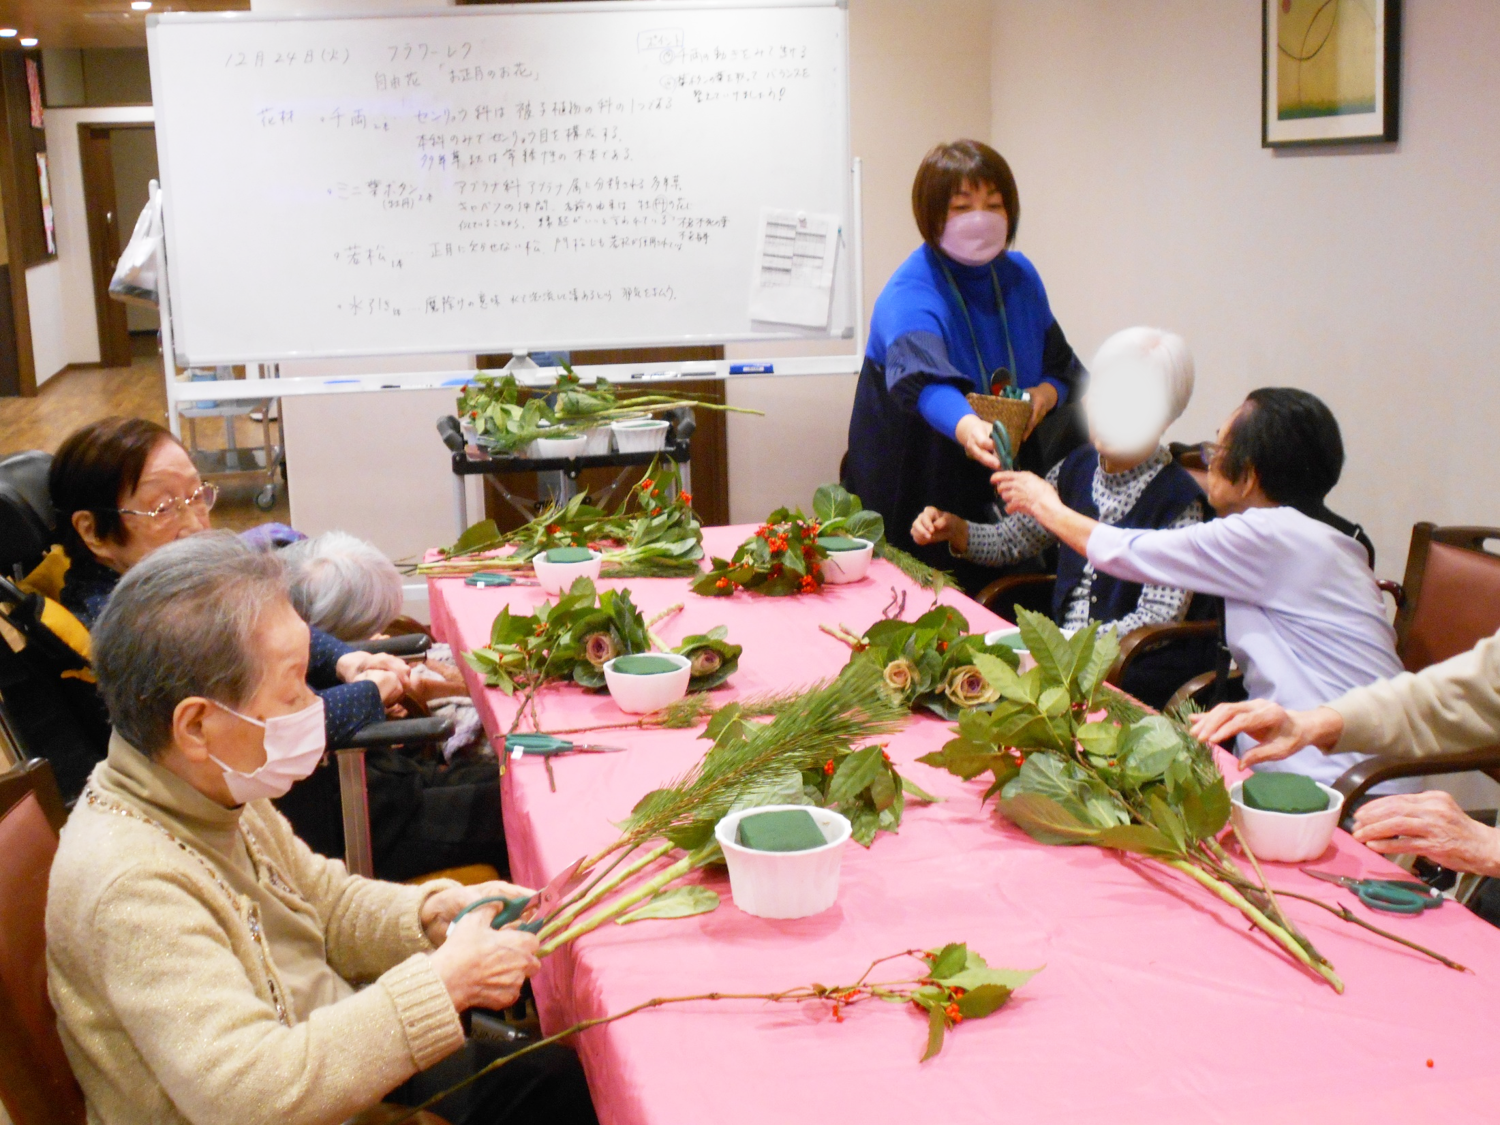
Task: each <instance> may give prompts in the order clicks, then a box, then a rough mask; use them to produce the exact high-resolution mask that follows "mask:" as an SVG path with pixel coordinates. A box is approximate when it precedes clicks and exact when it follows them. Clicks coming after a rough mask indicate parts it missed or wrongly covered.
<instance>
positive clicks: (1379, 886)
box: [1302, 867, 1443, 914]
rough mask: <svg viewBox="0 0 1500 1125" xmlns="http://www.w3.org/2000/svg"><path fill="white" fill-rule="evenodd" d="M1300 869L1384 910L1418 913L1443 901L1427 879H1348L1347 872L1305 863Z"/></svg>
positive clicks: (1372, 906) (1432, 908)
mask: <svg viewBox="0 0 1500 1125" xmlns="http://www.w3.org/2000/svg"><path fill="white" fill-rule="evenodd" d="M1302 873H1303V874H1304V875H1311V876H1312V877H1313V878H1314V879H1321V880H1323V882H1325V883H1334V884H1336V885H1337V886H1340V887H1343V888H1344V889H1345V890H1346V891H1352V892H1353V893H1354V896H1355V897H1356V898H1358V899H1359V901H1360V902H1362V903H1364V904H1365V905H1366V906H1367V907H1369V908H1370V909H1371V910H1379V911H1382V912H1384V913H1386V914H1420V913H1422V911H1424V910H1435V909H1437V908H1438V907H1439V906H1442V905H1443V892H1442V891H1440V890H1438V889H1437V888H1436V887H1429V886H1428V885H1427V884H1426V883H1416V882H1412V881H1411V880H1408V879H1351V878H1349V876H1347V875H1335V874H1333V873H1332V872H1330V871H1313V870H1311V869H1310V868H1307V867H1304V868H1303V869H1302Z"/></svg>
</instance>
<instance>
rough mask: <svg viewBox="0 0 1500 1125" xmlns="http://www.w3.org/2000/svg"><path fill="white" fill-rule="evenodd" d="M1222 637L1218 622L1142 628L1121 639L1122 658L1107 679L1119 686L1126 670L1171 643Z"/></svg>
mask: <svg viewBox="0 0 1500 1125" xmlns="http://www.w3.org/2000/svg"><path fill="white" fill-rule="evenodd" d="M1218 635H1219V623H1218V622H1217V621H1163V622H1161V623H1160V624H1158V625H1142V626H1141V627H1140V628H1139V629H1132V630H1131V631H1130V632H1128V633H1126V634H1125V636H1124V637H1122V638H1121V640H1120V655H1119V656H1117V657H1116V658H1115V662H1114V665H1113V666H1112V667H1111V668H1110V670H1109V674H1108V675H1106V676H1105V677H1104V678H1105V679H1106V680H1107V681H1108V682H1109V683H1112V684H1116V685H1118V684H1119V683H1120V680H1121V679H1122V678H1123V677H1124V675H1125V670H1126V669H1127V668H1129V667H1130V665H1131V664H1132V663H1134V662H1135V661H1136V660H1139V659H1140V658H1141V657H1143V656H1145V655H1146V654H1147V653H1148V652H1155V651H1156V650H1157V649H1159V648H1162V647H1164V646H1166V645H1169V644H1174V643H1176V642H1178V641H1187V640H1196V639H1201V638H1204V637H1216V636H1218Z"/></svg>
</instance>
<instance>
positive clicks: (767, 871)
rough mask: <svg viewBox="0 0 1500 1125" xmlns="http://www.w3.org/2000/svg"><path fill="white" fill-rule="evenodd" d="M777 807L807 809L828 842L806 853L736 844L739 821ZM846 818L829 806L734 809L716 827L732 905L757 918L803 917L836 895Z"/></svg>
mask: <svg viewBox="0 0 1500 1125" xmlns="http://www.w3.org/2000/svg"><path fill="white" fill-rule="evenodd" d="M777 809H806V810H807V812H808V814H809V815H811V816H812V818H813V820H814V821H816V822H817V825H818V830H819V831H820V832H822V833H823V838H824V839H825V840H827V841H828V843H826V844H824V845H823V846H822V847H821V848H809V849H807V851H805V852H758V851H755V850H754V849H752V848H747V847H744V846H743V845H742V844H738V843H736V842H735V838H736V836H737V835H738V834H739V824H740V821H741V819H743V818H744V817H747V816H750V815H752V814H754V813H762V812H772V811H775V810H777ZM849 833H850V827H849V821H848V820H846V819H845V818H844V817H842V816H840V815H839V814H838V813H836V812H834V811H832V810H831V809H820V808H815V807H813V806H810V805H762V806H761V807H759V808H754V809H741V810H740V811H739V812H732V813H730V814H729V815H728V816H726V817H725V818H724V819H723V820H721V821H719V823H718V824H717V825H716V826H715V827H714V837H715V838H716V839H717V840H718V841H719V847H720V848H722V849H723V850H724V859H725V861H726V862H727V863H728V864H729V890H730V892H731V893H732V894H733V895H734V904H735V905H736V906H737V907H739V908H740V909H741V910H743V911H744V912H745V913H746V914H753V915H755V917H757V918H807V917H810V916H811V915H814V914H821V913H822V912H823V911H825V910H827V909H828V908H829V907H830V906H832V905H833V904H834V903H835V902H836V901H838V897H839V866H840V864H841V862H842V860H843V854H844V845H845V844H846V843H848V841H849Z"/></svg>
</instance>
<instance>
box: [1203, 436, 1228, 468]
mask: <svg viewBox="0 0 1500 1125" xmlns="http://www.w3.org/2000/svg"><path fill="white" fill-rule="evenodd" d="M1223 454H1224V447H1223V446H1222V445H1220V444H1219V443H1218V442H1216V441H1205V442H1204V443H1203V444H1201V445H1200V446H1198V456H1199V457H1201V458H1203V467H1204V468H1205V469H1210V468H1212V467H1213V464H1214V462H1215V461H1217V460H1218V459H1219V458H1220V457H1221V456H1223Z"/></svg>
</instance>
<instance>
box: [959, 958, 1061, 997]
mask: <svg viewBox="0 0 1500 1125" xmlns="http://www.w3.org/2000/svg"><path fill="white" fill-rule="evenodd" d="M976 959H977V961H978V964H972V963H971V964H970V965H969V967H967V968H965V969H964V970H963V971H962V972H958V973H954V974H953V976H952V977H948V978H945V979H944V980H943V983H944V984H946V985H947V986H948V987H949V988H962V989H964V990H966V991H969V992H972V991H973V990H974V989H976V988H984V987H986V986H989V987H998V988H1004V989H1007V990H1009V991H1011V992H1014V991H1015V990H1016V989H1018V988H1020V987H1021V986H1022V985H1023V984H1025V983H1026V982H1027V981H1029V980H1030V979H1031V978H1032V977H1034V976H1036V975H1037V973H1039V972H1041V971H1042V970H1041V969H992V968H990V967H989V966H988V965H986V964H985V963H984V958H983V957H978V956H977V955H975V954H970V960H971V962H973V961H974V960H976Z"/></svg>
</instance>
